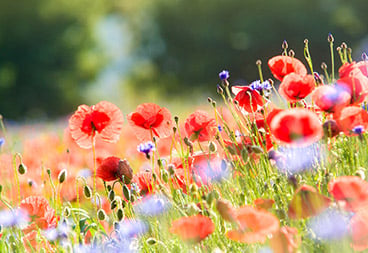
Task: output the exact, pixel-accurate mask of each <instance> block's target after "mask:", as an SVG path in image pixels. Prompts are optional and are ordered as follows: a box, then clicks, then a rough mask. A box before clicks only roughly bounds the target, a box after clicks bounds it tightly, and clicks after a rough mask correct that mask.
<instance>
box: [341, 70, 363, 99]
mask: <svg viewBox="0 0 368 253" xmlns="http://www.w3.org/2000/svg"><path fill="white" fill-rule="evenodd" d="M336 83H337V85H338V86H339V87H341V88H343V89H345V90H346V91H347V92H349V93H350V96H351V100H350V103H351V104H359V103H361V102H363V101H364V99H365V97H366V96H367V94H368V78H367V77H366V76H364V75H363V74H362V73H361V71H359V73H357V74H354V75H349V76H346V77H343V78H340V79H339V80H337V82H336Z"/></svg>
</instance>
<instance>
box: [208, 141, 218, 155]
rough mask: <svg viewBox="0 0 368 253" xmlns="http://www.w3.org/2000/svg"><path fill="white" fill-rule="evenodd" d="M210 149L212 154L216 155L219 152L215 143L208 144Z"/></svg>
mask: <svg viewBox="0 0 368 253" xmlns="http://www.w3.org/2000/svg"><path fill="white" fill-rule="evenodd" d="M208 149H209V150H210V152H212V153H215V152H216V151H217V147H216V144H215V143H214V142H213V141H210V142H209V144H208Z"/></svg>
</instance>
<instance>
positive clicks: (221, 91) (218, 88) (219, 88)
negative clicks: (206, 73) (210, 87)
mask: <svg viewBox="0 0 368 253" xmlns="http://www.w3.org/2000/svg"><path fill="white" fill-rule="evenodd" d="M217 93H218V94H220V95H221V94H224V90H223V89H222V88H221V87H220V85H217Z"/></svg>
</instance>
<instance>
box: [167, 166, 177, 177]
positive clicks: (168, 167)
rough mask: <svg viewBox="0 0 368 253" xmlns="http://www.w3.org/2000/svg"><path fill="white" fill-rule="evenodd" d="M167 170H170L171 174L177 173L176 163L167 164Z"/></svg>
mask: <svg viewBox="0 0 368 253" xmlns="http://www.w3.org/2000/svg"><path fill="white" fill-rule="evenodd" d="M167 171H168V172H169V174H170V176H174V175H175V165H174V164H169V165H167Z"/></svg>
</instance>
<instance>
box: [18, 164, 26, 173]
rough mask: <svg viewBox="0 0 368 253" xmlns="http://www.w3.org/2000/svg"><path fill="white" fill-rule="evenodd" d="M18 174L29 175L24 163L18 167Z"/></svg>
mask: <svg viewBox="0 0 368 253" xmlns="http://www.w3.org/2000/svg"><path fill="white" fill-rule="evenodd" d="M18 172H19V174H21V175H23V174H25V173H27V167H26V166H25V165H24V163H21V164H19V166H18Z"/></svg>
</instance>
